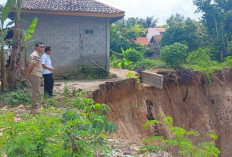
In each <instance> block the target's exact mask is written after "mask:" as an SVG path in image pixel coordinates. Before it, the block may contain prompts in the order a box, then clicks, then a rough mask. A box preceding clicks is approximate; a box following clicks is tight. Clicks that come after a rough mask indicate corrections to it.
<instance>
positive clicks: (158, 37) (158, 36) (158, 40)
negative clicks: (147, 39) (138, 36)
mask: <svg viewBox="0 0 232 157" xmlns="http://www.w3.org/2000/svg"><path fill="white" fill-rule="evenodd" d="M152 37H153V38H154V40H155V41H156V43H157V44H159V43H160V41H161V39H162V36H161V35H153V36H152Z"/></svg>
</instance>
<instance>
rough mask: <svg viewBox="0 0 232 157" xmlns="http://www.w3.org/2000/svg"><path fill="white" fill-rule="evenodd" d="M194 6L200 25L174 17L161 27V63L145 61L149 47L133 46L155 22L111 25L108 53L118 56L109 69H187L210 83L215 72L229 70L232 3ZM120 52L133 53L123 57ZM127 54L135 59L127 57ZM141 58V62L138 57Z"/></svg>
mask: <svg viewBox="0 0 232 157" xmlns="http://www.w3.org/2000/svg"><path fill="white" fill-rule="evenodd" d="M194 4H195V5H196V6H197V11H198V12H202V14H203V15H202V20H201V21H195V20H192V19H190V18H188V17H187V18H186V17H184V16H182V15H180V14H178V13H176V14H174V15H171V16H170V18H168V20H167V21H166V25H164V26H163V27H166V29H167V30H166V32H165V33H164V34H163V35H162V40H161V43H160V46H161V51H160V58H161V60H159V59H158V60H157V59H156V60H155V59H151V58H148V57H151V56H152V54H153V52H152V51H151V49H150V48H149V46H147V47H145V46H142V45H140V44H135V42H134V40H135V39H136V37H139V36H144V34H143V33H144V29H145V30H146V29H147V28H149V27H157V26H156V25H155V24H156V23H157V19H155V20H154V19H153V17H152V18H149V17H147V18H146V19H140V18H128V19H123V20H121V21H119V22H116V23H115V24H112V29H111V31H112V36H111V39H112V42H111V50H113V51H114V52H117V53H118V54H119V55H117V56H115V55H114V54H112V55H111V66H112V67H118V68H123V69H130V70H134V69H136V68H138V67H144V69H149V68H156V67H166V68H171V69H175V70H178V69H183V68H187V69H191V70H193V71H200V72H203V73H205V74H206V76H207V78H208V79H209V80H210V78H211V76H212V74H213V73H214V71H215V70H220V69H223V67H232V64H231V62H232V60H231V59H232V58H231V55H232V36H231V34H232V29H231V25H232V23H231V21H232V20H231V19H232V16H231V12H232V8H231V7H230V6H231V2H230V1H223V2H221V1H213V2H212V0H208V1H204V0H194ZM145 21H146V22H145ZM145 23H146V24H145ZM151 23H153V24H151ZM138 25H140V26H138ZM142 27H143V28H144V29H142ZM158 27H159V26H158ZM125 30H127V31H125ZM177 43H179V44H177ZM122 50H125V51H126V52H127V51H129V50H130V51H131V50H133V51H135V52H130V53H128V54H127V57H125V55H123V51H122ZM138 53H140V55H138ZM129 54H130V56H132V57H133V58H135V59H131V57H128V56H129ZM141 55H142V56H143V59H141V58H142V57H138V56H141ZM137 58H140V59H137Z"/></svg>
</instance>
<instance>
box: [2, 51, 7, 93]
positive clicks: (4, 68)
mask: <svg viewBox="0 0 232 157" xmlns="http://www.w3.org/2000/svg"><path fill="white" fill-rule="evenodd" d="M1 88H2V90H3V91H7V89H8V84H7V75H6V67H5V57H4V47H3V46H1Z"/></svg>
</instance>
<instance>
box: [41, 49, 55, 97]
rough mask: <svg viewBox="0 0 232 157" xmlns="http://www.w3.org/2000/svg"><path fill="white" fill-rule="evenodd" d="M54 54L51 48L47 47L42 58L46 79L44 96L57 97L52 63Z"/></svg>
mask: <svg viewBox="0 0 232 157" xmlns="http://www.w3.org/2000/svg"><path fill="white" fill-rule="evenodd" d="M51 53H52V49H51V46H46V47H45V53H44V54H43V55H42V57H41V62H42V67H43V78H44V95H45V96H55V95H54V94H53V86H54V79H53V75H52V71H53V70H54V68H53V66H52V62H51V58H50V55H51Z"/></svg>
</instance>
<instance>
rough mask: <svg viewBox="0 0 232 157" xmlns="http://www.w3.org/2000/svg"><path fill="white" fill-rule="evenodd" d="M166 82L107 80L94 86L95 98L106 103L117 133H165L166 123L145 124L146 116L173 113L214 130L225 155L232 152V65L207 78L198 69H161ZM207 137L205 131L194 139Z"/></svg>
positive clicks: (177, 119)
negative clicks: (155, 84) (163, 124)
mask: <svg viewBox="0 0 232 157" xmlns="http://www.w3.org/2000/svg"><path fill="white" fill-rule="evenodd" d="M160 74H162V75H163V76H164V88H163V89H158V88H156V87H152V86H148V85H142V86H140V85H138V84H137V83H136V80H134V79H127V80H123V81H118V82H107V83H105V84H102V85H100V86H99V89H98V90H96V91H94V92H93V99H94V100H95V101H96V102H99V103H106V104H108V105H109V106H110V108H111V111H110V114H109V118H110V120H111V121H113V122H114V123H115V124H116V125H117V126H118V131H117V133H116V134H114V135H113V136H114V137H116V138H120V139H128V140H130V141H134V142H141V141H142V140H144V139H145V138H146V137H148V136H152V135H166V136H167V132H166V130H165V129H164V128H162V127H159V126H154V127H153V128H150V129H144V123H145V122H146V121H147V120H151V119H159V115H160V114H159V113H164V115H165V116H171V117H173V120H174V123H175V125H176V126H180V127H183V128H185V129H187V130H190V129H194V130H197V131H199V132H200V133H205V132H207V131H209V130H214V131H215V132H216V133H217V135H218V137H219V139H218V141H217V146H218V147H219V149H220V150H221V156H223V157H229V156H232V149H231V148H232V136H231V135H232V71H231V70H230V69H224V70H223V71H220V72H216V73H215V74H214V75H213V76H212V79H211V83H208V81H207V79H206V77H205V76H204V75H203V74H202V73H198V72H188V71H181V72H161V73H160ZM203 140H207V138H206V137H202V136H201V137H199V138H196V139H195V141H196V142H199V141H203Z"/></svg>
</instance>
